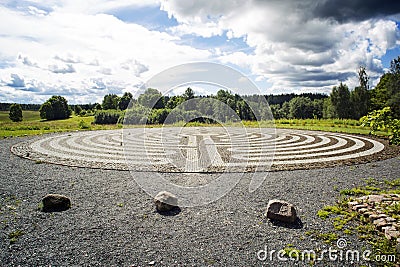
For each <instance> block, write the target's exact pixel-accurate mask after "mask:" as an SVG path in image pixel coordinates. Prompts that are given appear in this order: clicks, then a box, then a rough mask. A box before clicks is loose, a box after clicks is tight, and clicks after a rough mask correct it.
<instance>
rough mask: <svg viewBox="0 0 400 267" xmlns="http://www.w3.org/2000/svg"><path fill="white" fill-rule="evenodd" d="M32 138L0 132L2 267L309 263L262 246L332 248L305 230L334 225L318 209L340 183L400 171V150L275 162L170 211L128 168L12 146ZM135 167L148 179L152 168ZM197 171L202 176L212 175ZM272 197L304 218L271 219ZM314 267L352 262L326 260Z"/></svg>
mask: <svg viewBox="0 0 400 267" xmlns="http://www.w3.org/2000/svg"><path fill="white" fill-rule="evenodd" d="M29 138H30V137H27V138H14V139H4V140H1V141H0V156H1V159H2V161H1V165H0V197H1V202H0V204H1V206H0V211H1V213H0V238H1V240H0V251H1V252H0V253H1V254H0V262H1V264H0V265H1V266H18V265H21V266H49V265H52V266H148V265H154V266H207V265H211V266H291V265H296V266H303V265H304V266H309V264H308V263H303V262H297V263H294V262H290V263H288V262H282V261H279V260H278V259H277V256H276V254H275V256H274V261H270V260H269V259H267V260H265V261H260V260H258V259H257V252H258V251H259V250H261V249H264V248H265V246H267V247H268V249H269V250H272V249H274V250H279V249H282V248H284V247H285V246H286V245H288V244H293V245H294V246H295V247H296V248H298V249H300V250H306V249H307V250H310V249H317V248H322V249H323V248H324V246H325V248H328V245H324V244H323V243H322V242H320V241H317V240H313V239H311V238H310V237H308V236H307V235H306V232H307V231H310V230H311V231H312V230H317V231H322V232H327V231H332V226H331V224H330V223H329V222H328V221H323V220H321V219H319V218H318V217H317V216H316V213H317V211H318V210H319V209H320V208H322V207H323V206H324V205H328V204H333V203H334V202H335V201H336V199H337V197H338V196H339V193H338V192H339V190H341V189H345V188H351V187H353V186H355V185H362V184H363V179H366V178H368V177H373V178H375V179H382V180H383V179H389V180H392V179H396V178H399V173H400V164H399V163H400V160H399V158H392V159H386V160H382V161H377V162H372V163H366V164H359V165H353V166H338V167H333V168H324V169H310V170H294V171H278V172H271V173H269V174H268V177H267V179H266V180H265V181H264V183H263V184H262V186H261V187H260V188H259V189H258V190H257V191H255V192H253V193H249V192H248V186H249V181H250V175H249V174H246V175H244V176H243V178H242V179H241V180H240V182H239V184H238V185H237V186H236V187H235V188H234V189H233V190H232V191H231V192H229V193H228V194H227V195H226V196H225V197H223V198H221V199H219V200H218V201H216V202H214V203H211V204H208V205H206V206H202V207H195V208H182V210H181V212H180V213H179V214H177V215H176V216H163V215H160V214H158V213H156V212H155V211H154V206H153V205H152V199H151V197H150V196H148V195H147V194H146V193H144V192H143V191H142V190H141V188H139V186H138V185H137V184H136V183H135V181H134V180H133V178H132V176H131V174H130V172H128V171H118V170H101V169H89V168H76V167H66V166H59V165H52V164H47V163H43V164H36V163H35V162H34V161H31V160H26V159H22V158H19V157H17V156H15V155H13V154H11V153H10V147H11V146H12V145H14V144H16V143H18V142H21V141H25V140H28V139H29ZM137 175H141V176H148V177H149V179H151V177H152V176H153V175H154V173H146V172H141V173H137ZM180 175H182V174H179V173H176V174H171V176H173V177H171V180H176V181H178V180H179V179H180ZM192 175H193V179H197V180H209V179H212V178H210V177H211V176H213V174H192ZM215 175H217V174H215ZM232 175H240V174H232ZM47 193H61V194H65V195H67V196H70V197H71V199H72V202H73V207H72V208H71V209H70V210H68V211H65V212H61V213H42V212H40V211H38V210H37V207H38V203H39V202H40V200H41V198H42V197H43V196H44V195H46V194H47ZM11 196H15V198H12V197H11ZM273 198H280V199H283V200H287V201H289V202H292V203H293V204H295V205H296V207H297V208H298V213H299V217H300V219H301V224H300V223H299V224H298V226H297V227H286V226H282V225H281V226H280V225H274V224H272V223H271V222H270V221H269V220H267V219H266V218H265V217H264V212H265V208H266V205H267V203H268V200H270V199H273ZM15 230H21V231H22V232H23V233H24V234H23V235H22V236H21V237H19V238H18V240H17V242H15V243H13V244H10V242H9V239H8V234H9V233H11V232H14V231H15ZM343 237H344V238H346V240H347V241H348V243H349V245H348V248H352V249H358V250H360V251H361V248H362V247H363V246H365V245H366V244H362V243H359V242H358V241H357V240H356V239H355V238H354V237H349V236H343ZM356 265H359V264H356ZM316 266H354V265H353V264H351V263H350V262H327V261H324V262H318V263H317V264H316Z"/></svg>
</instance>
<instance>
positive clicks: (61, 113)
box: [39, 96, 72, 120]
mask: <svg viewBox="0 0 400 267" xmlns="http://www.w3.org/2000/svg"><path fill="white" fill-rule="evenodd" d="M39 112H40V118H42V119H46V120H61V119H67V118H69V116H71V114H72V110H71V109H70V107H69V106H68V101H67V100H66V99H65V98H64V97H62V96H52V97H50V98H49V99H48V100H47V101H46V102H44V103H43V105H42V106H41V107H40V109H39Z"/></svg>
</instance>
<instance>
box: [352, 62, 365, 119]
mask: <svg viewBox="0 0 400 267" xmlns="http://www.w3.org/2000/svg"><path fill="white" fill-rule="evenodd" d="M357 72H358V80H359V82H360V86H357V87H356V88H354V90H353V91H352V92H351V94H350V99H351V103H352V107H353V112H352V113H353V118H354V119H359V118H361V117H362V116H365V115H367V113H368V107H369V102H370V96H369V92H368V89H369V84H368V81H369V77H368V75H367V73H366V71H365V67H363V66H361V67H360V68H359V69H358V71H357Z"/></svg>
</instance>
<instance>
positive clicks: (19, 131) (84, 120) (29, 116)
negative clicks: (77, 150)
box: [0, 110, 121, 137]
mask: <svg viewBox="0 0 400 267" xmlns="http://www.w3.org/2000/svg"><path fill="white" fill-rule="evenodd" d="M22 116H23V121H22V122H12V121H11V120H10V119H9V117H8V111H0V137H11V136H24V135H38V134H45V133H54V132H68V131H76V130H106V129H117V128H121V126H117V125H96V124H92V122H93V120H94V118H93V116H90V117H77V116H72V117H71V118H69V119H66V120H55V121H45V120H41V119H40V116H39V112H38V111H25V110H24V111H23V112H22Z"/></svg>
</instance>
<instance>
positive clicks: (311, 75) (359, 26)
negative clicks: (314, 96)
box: [162, 0, 400, 91]
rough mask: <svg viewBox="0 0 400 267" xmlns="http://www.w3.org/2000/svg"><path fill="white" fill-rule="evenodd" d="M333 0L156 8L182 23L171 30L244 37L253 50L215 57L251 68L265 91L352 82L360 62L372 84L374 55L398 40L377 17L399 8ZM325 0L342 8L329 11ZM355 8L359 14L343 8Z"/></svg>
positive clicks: (376, 67) (174, 3)
mask: <svg viewBox="0 0 400 267" xmlns="http://www.w3.org/2000/svg"><path fill="white" fill-rule="evenodd" d="M336 4H337V6H336ZM336 4H335V3H334V2H332V1H330V0H329V1H325V2H319V3H316V2H315V1H301V2H293V1H286V0H282V1H268V2H267V1H258V0H249V1H234V0H232V1H223V0H215V1H212V4H211V3H210V4H209V3H206V2H202V3H198V2H197V3H195V4H193V3H191V2H187V3H185V4H182V3H181V1H178V0H169V1H162V7H163V9H164V10H166V11H167V12H168V14H169V15H170V16H173V17H175V18H176V19H177V20H178V21H180V22H181V23H182V24H181V25H179V26H177V27H174V28H173V29H172V30H173V31H174V32H175V33H180V34H188V33H190V32H192V33H193V34H195V35H200V36H203V37H209V36H212V35H220V34H221V32H227V36H228V37H229V38H233V37H244V38H245V41H246V42H247V44H248V45H249V46H250V47H254V48H255V50H254V53H252V54H248V53H241V52H237V51H232V52H231V53H225V54H223V55H221V56H220V57H219V59H220V60H221V61H222V62H224V63H232V64H236V65H238V66H241V67H248V68H250V69H251V71H252V72H253V74H254V75H258V76H263V77H265V78H266V79H268V81H269V82H270V83H272V90H277V89H279V88H280V89H286V88H290V89H291V90H292V91H293V90H303V89H304V87H307V86H310V87H313V88H317V87H320V88H321V89H322V90H324V88H326V86H329V87H331V86H332V85H335V84H337V83H338V82H339V81H344V82H348V83H349V85H351V86H353V85H354V77H353V76H354V75H355V73H356V69H357V68H358V67H359V66H360V65H365V66H367V70H368V72H369V74H370V75H371V76H372V78H373V80H374V79H375V80H374V81H373V82H375V83H376V78H378V77H379V76H380V75H381V74H382V72H383V68H382V62H381V60H380V58H381V57H382V56H383V55H384V54H385V53H386V52H387V50H388V49H391V48H393V47H395V46H396V45H397V46H398V45H399V39H400V38H399V35H400V34H399V30H398V28H397V25H396V23H395V22H393V21H391V20H389V19H386V18H385V16H384V15H385V14H388V15H390V14H394V13H395V12H396V8H397V12H398V13H399V12H400V9H399V8H398V5H397V6H396V7H395V8H392V10H391V9H390V8H386V7H383V6H384V3H383V2H382V3H380V4H379V5H378V7H376V5H372V4H371V6H368V5H369V4H368V3H363V2H360V1H354V2H352V1H348V2H345V1H339V2H337V3H336ZM332 5H335V7H336V9H341V10H344V11H343V12H342V13H335V12H333V11H332V10H330V7H332ZM346 5H347V6H346ZM361 6H362V7H363V8H362V11H360V14H358V13H357V14H355V13H351V12H347V11H348V10H355V9H357V7H361ZM359 10H361V9H359ZM346 12H347V13H346ZM208 25H213V27H208ZM179 30H180V31H179ZM258 79H260V78H258Z"/></svg>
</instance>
